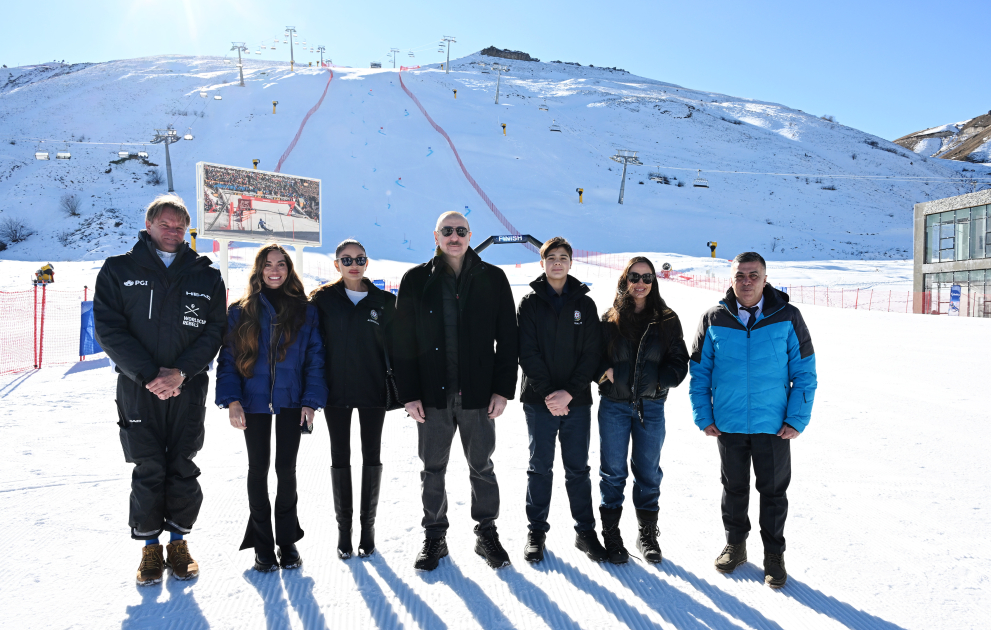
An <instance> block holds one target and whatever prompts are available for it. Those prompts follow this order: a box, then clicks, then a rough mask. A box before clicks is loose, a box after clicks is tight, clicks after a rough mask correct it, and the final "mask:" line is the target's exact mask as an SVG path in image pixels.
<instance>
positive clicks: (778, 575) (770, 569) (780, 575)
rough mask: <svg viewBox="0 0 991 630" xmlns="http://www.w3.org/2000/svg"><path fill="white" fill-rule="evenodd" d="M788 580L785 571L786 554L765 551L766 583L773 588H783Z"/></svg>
mask: <svg viewBox="0 0 991 630" xmlns="http://www.w3.org/2000/svg"><path fill="white" fill-rule="evenodd" d="M787 581H788V572H787V571H785V554H783V553H767V552H765V553H764V584H767V585H768V586H770V587H771V588H781V587H782V586H784V585H785V582H787Z"/></svg>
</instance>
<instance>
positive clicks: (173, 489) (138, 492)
mask: <svg viewBox="0 0 991 630" xmlns="http://www.w3.org/2000/svg"><path fill="white" fill-rule="evenodd" d="M208 383H209V378H208V377H207V375H206V374H205V373H203V374H197V375H196V376H193V377H192V378H190V379H189V380H188V381H186V383H185V385H183V387H182V390H181V392H180V394H179V395H178V396H175V397H173V398H169V399H167V400H160V399H159V398H158V396H155V395H154V394H152V393H151V392H149V391H148V390H147V389H145V387H144V385H141V384H140V383H135V382H134V381H132V380H131V379H129V378H127V377H126V376H123V375H119V376H118V377H117V415H118V417H119V419H118V422H117V424H118V426H120V444H121V446H122V447H123V448H124V459H125V460H126V461H128V462H130V463H132V464H134V471H133V472H132V474H131V508H130V516H129V517H128V525H130V527H131V538H135V539H137V540H147V539H152V538H158V536H159V534H161V533H162V530H168V531H170V532H176V533H178V534H188V533H189V532H190V530H192V528H193V523H195V522H196V517H197V515H198V514H199V512H200V505H201V504H202V503H203V492H202V491H201V490H200V484H199V482H198V481H197V480H196V478H197V477H199V476H200V469H199V468H198V467H197V466H196V464H194V463H193V457H195V456H196V453H197V452H199V450H200V449H201V448H203V435H204V426H203V425H204V418H205V416H206V393H207V386H208Z"/></svg>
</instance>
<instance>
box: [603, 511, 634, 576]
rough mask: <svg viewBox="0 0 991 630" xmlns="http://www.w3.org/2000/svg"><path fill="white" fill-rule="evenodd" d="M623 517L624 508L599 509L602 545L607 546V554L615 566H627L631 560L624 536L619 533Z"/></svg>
mask: <svg viewBox="0 0 991 630" xmlns="http://www.w3.org/2000/svg"><path fill="white" fill-rule="evenodd" d="M621 516H623V508H621V507H618V508H604V507H600V508H599V517H600V518H601V519H602V543H603V545H605V548H606V553H608V554H609V562H612V563H613V564H626V563H627V562H629V560H630V552H629V551H627V550H626V547H624V546H623V536H622V534H620V533H619V519H620V517H621Z"/></svg>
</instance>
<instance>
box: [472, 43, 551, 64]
mask: <svg viewBox="0 0 991 630" xmlns="http://www.w3.org/2000/svg"><path fill="white" fill-rule="evenodd" d="M482 54H483V55H487V56H489V57H502V58H503V59H516V60H517V61H540V60H539V59H537V58H536V57H531V56H530V55H528V54H526V53H525V52H523V51H520V50H502V49H501V48H496V47H495V46H489V47H488V48H485V49H483V50H482Z"/></svg>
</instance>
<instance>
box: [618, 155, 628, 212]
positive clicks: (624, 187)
mask: <svg viewBox="0 0 991 630" xmlns="http://www.w3.org/2000/svg"><path fill="white" fill-rule="evenodd" d="M625 192H626V160H623V182H622V183H621V184H620V185H619V202H620V203H623V193H625Z"/></svg>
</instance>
